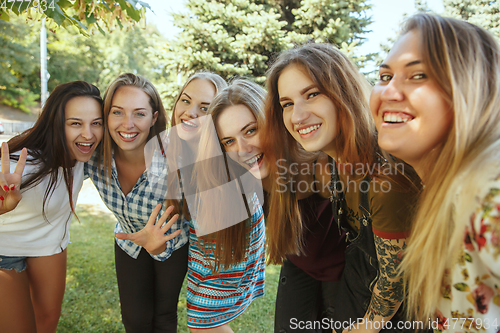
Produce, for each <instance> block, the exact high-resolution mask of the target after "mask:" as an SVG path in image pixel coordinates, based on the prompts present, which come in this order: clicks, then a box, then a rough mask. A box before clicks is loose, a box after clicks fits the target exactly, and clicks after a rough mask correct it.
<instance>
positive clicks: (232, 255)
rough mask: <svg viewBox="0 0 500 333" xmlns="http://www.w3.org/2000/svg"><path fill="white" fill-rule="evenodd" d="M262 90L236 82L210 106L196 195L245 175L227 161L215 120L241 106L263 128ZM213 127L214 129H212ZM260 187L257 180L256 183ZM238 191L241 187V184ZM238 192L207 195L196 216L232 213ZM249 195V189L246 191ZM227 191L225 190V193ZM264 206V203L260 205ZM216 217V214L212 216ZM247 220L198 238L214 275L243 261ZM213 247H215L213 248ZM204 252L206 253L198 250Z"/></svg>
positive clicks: (195, 179)
mask: <svg viewBox="0 0 500 333" xmlns="http://www.w3.org/2000/svg"><path fill="white" fill-rule="evenodd" d="M265 95H266V92H265V90H264V89H263V88H262V87H260V86H259V85H257V84H256V83H253V82H251V81H249V80H245V79H237V80H234V81H232V82H231V84H230V85H229V86H228V87H227V88H225V89H224V90H222V91H220V92H219V94H217V96H216V97H215V98H214V100H213V101H212V103H210V106H209V109H208V111H207V114H208V115H210V116H211V118H212V121H205V123H204V124H203V128H202V134H201V138H200V145H199V149H198V152H199V154H198V156H197V162H196V165H195V169H194V172H193V180H192V181H193V182H195V183H196V187H197V193H200V194H202V193H204V191H205V190H207V189H216V191H217V190H220V189H221V185H224V184H226V183H227V182H228V181H231V180H238V181H239V179H240V178H239V177H240V176H242V175H243V174H245V173H247V170H246V169H244V168H243V167H242V166H240V165H239V164H237V163H236V162H234V161H232V160H231V159H230V158H228V157H227V154H225V153H226V151H225V148H224V146H223V145H222V144H221V143H220V141H219V137H218V135H217V132H216V129H217V126H216V124H217V119H218V117H219V116H220V115H221V114H222V113H223V112H224V110H226V109H227V108H228V107H230V106H235V105H244V106H246V107H247V108H248V109H249V110H250V111H251V112H252V113H253V114H254V116H255V118H256V120H257V128H261V126H263V124H264V121H265V120H264V99H265ZM214 126H215V129H214ZM219 147H220V149H221V151H222V152H223V155H222V156H220V157H217V158H213V156H215V155H216V154H214V150H216V149H218V148H219ZM256 181H258V182H259V183H260V180H256ZM240 187H241V183H240ZM239 190H240V191H241V192H238V193H234V195H232V196H231V195H229V196H228V194H227V193H217V192H215V193H214V191H211V192H210V198H209V200H203V199H200V200H199V205H198V209H197V214H198V215H203V216H216V215H218V214H217V213H215V212H214V209H215V210H220V211H223V212H228V211H230V209H231V203H230V201H231V199H239V198H241V193H243V190H244V189H243V188H240V189H239ZM245 190H246V191H245V192H247V193H248V189H245ZM225 191H227V188H226V189H225ZM218 194H220V195H221V196H220V198H226V199H225V200H223V202H224V206H219V207H214V205H213V203H214V202H217V201H220V200H218V199H217V198H219V197H218ZM243 198H244V202H245V203H246V204H247V203H248V202H247V198H246V196H245V195H244V194H243ZM260 204H261V205H263V204H264V203H263V202H260ZM246 209H247V213H249V214H251V210H250V208H249V207H248V205H247V207H246ZM214 213H215V214H214ZM250 223H251V221H250V218H248V219H247V220H246V221H243V222H241V223H238V224H235V225H233V226H230V227H228V228H223V229H221V230H219V231H217V232H215V233H213V234H209V235H206V236H203V237H200V238H201V239H202V240H203V241H204V243H205V245H206V246H207V247H208V248H209V249H210V250H211V251H213V254H214V258H215V260H214V266H213V267H212V269H213V271H219V270H220V269H221V268H226V269H227V268H228V267H230V266H231V265H234V264H237V263H238V262H241V261H243V260H244V258H245V254H246V250H247V248H248V244H249V239H248V236H249V232H250ZM212 244H214V245H215V246H214V245H212ZM201 250H205V249H201Z"/></svg>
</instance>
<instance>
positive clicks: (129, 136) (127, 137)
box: [120, 132, 139, 139]
mask: <svg viewBox="0 0 500 333" xmlns="http://www.w3.org/2000/svg"><path fill="white" fill-rule="evenodd" d="M120 135H121V136H122V137H124V138H125V139H132V138H135V137H136V136H137V135H139V133H133V134H126V133H122V132H120Z"/></svg>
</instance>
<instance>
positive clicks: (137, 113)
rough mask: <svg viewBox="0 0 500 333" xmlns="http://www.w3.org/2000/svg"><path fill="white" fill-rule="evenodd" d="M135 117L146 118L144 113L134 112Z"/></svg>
mask: <svg viewBox="0 0 500 333" xmlns="http://www.w3.org/2000/svg"><path fill="white" fill-rule="evenodd" d="M135 115H136V116H137V117H146V113H145V112H136V113H135Z"/></svg>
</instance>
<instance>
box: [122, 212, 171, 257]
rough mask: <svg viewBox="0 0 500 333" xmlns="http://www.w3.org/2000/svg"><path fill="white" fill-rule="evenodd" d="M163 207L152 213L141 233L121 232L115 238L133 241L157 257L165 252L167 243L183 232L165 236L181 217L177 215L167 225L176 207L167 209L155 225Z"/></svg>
mask: <svg viewBox="0 0 500 333" xmlns="http://www.w3.org/2000/svg"><path fill="white" fill-rule="evenodd" d="M161 206H162V205H161V204H158V205H156V207H155V209H154V210H153V212H152V213H151V216H150V217H149V220H148V223H147V224H146V225H145V226H144V228H143V229H142V230H141V231H138V232H134V233H133V234H126V233H123V232H119V233H116V234H115V237H116V238H118V239H124V240H131V241H132V242H134V243H135V244H137V245H139V246H142V247H143V248H144V249H145V250H146V251H148V252H149V253H150V254H152V255H157V254H160V253H162V252H163V251H165V248H166V247H167V245H166V242H168V241H169V240H171V239H173V238H174V237H177V236H178V235H179V234H180V233H181V230H177V231H176V232H173V233H171V234H170V235H165V232H167V230H168V229H170V227H171V226H172V224H174V222H175V221H177V219H178V218H179V215H178V214H175V215H174V217H172V218H171V219H170V221H168V223H165V221H166V220H167V217H168V216H169V215H170V213H172V211H173V210H174V206H170V207H168V208H167V210H166V211H165V213H163V215H162V216H161V217H160V219H159V220H158V222H157V223H155V221H156V217H157V216H158V213H159V212H160V209H161Z"/></svg>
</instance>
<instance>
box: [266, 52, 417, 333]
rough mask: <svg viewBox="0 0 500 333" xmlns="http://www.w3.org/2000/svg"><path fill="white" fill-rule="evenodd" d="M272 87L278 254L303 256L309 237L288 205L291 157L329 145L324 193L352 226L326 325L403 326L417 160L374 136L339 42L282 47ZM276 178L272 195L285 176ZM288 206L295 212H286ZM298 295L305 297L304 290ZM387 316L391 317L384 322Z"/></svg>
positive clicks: (345, 226)
mask: <svg viewBox="0 0 500 333" xmlns="http://www.w3.org/2000/svg"><path fill="white" fill-rule="evenodd" d="M267 87H268V99H267V105H266V119H267V125H268V126H267V127H266V132H265V137H266V139H267V140H268V142H269V146H270V147H273V149H270V151H271V152H273V153H272V155H273V156H272V158H273V159H274V160H278V161H281V166H280V168H281V170H282V172H281V173H280V177H282V184H284V185H286V190H285V191H281V193H279V194H277V195H275V198H274V199H273V200H272V201H271V212H270V215H269V220H268V244H269V255H270V260H271V262H279V261H280V260H282V259H283V258H284V257H285V256H286V255H288V254H298V255H300V254H301V253H303V251H304V250H303V249H304V247H305V246H307V243H304V242H303V232H304V231H303V230H304V225H303V224H301V223H300V219H297V217H296V216H297V215H298V214H297V212H296V210H295V209H291V208H293V207H294V206H296V205H297V200H298V198H297V195H296V194H295V193H296V192H297V190H296V189H294V188H293V187H292V186H293V184H292V180H293V168H291V165H290V162H291V161H293V157H294V156H296V155H297V154H300V153H301V151H302V149H303V150H306V151H309V152H316V151H322V152H324V153H325V154H327V155H328V160H329V161H328V162H326V161H325V160H319V161H318V162H319V164H320V167H319V168H318V169H319V172H318V177H319V180H320V181H319V192H320V193H321V195H323V196H324V197H330V198H331V200H332V209H333V214H334V217H335V221H336V222H337V223H338V226H335V225H334V226H332V227H334V228H337V227H338V229H339V231H340V230H345V231H346V233H347V238H348V240H350V241H351V243H350V244H349V246H348V248H347V250H346V258H345V260H346V261H345V265H346V266H345V270H344V273H343V275H342V279H341V281H340V285H339V286H338V290H337V291H335V292H337V293H338V296H335V298H336V306H335V309H334V313H333V316H332V321H328V322H327V323H326V324H327V325H326V329H335V330H336V331H338V332H342V331H343V330H347V329H348V326H349V325H350V324H352V323H356V322H359V323H361V322H362V324H360V325H359V327H358V326H357V325H355V326H353V327H351V328H350V329H353V330H356V329H362V328H369V327H370V326H371V327H375V329H374V331H399V329H398V328H396V327H397V326H398V325H399V324H400V323H403V324H404V316H403V315H402V314H401V312H402V311H399V312H398V309H399V307H400V304H401V302H402V301H403V290H404V286H403V278H402V276H400V275H399V274H397V267H398V265H399V258H400V256H401V255H402V253H403V250H404V248H405V246H406V237H407V236H408V232H409V229H410V222H411V207H412V205H413V201H414V200H415V194H416V192H417V188H416V186H414V185H413V184H412V182H411V181H409V179H412V175H410V174H408V172H409V169H410V168H407V167H404V166H403V163H397V164H395V163H394V161H392V160H391V159H390V158H389V156H385V157H384V154H383V152H382V151H381V150H380V148H379V147H378V145H377V135H376V129H375V124H374V122H373V119H372V117H371V114H370V110H369V107H368V96H369V84H368V83H367V81H366V80H365V79H364V78H363V76H362V75H361V74H360V73H359V72H358V69H357V68H356V66H355V65H354V64H353V63H352V61H351V60H350V59H349V58H348V57H347V56H346V55H344V54H343V53H342V52H341V51H340V50H338V49H336V48H335V47H334V46H332V45H329V44H314V43H309V44H305V45H302V46H298V47H295V48H293V49H291V50H288V51H285V52H283V53H282V54H280V55H279V57H278V58H277V60H276V61H275V62H274V63H273V64H272V66H271V67H270V69H269V71H268V79H267ZM403 167H404V168H403ZM277 169H278V166H276V167H275V169H274V170H273V171H274V172H278V171H279V170H277ZM401 173H405V175H403V174H401ZM405 176H409V178H407V177H405ZM273 185H274V188H275V189H273V190H272V193H273V194H274V193H275V192H276V191H277V190H278V186H280V184H273ZM290 207H291V208H290ZM273 210H275V211H274V212H273ZM290 212H291V213H292V214H294V215H295V216H292V217H291V218H286V217H287V214H290ZM296 302H299V303H300V302H302V300H301V296H300V295H297V296H296ZM388 321H391V324H389V325H388V326H386V327H385V328H384V325H383V323H387V322H388ZM392 323H394V324H393V325H392ZM290 324H292V325H293V323H290ZM389 326H392V329H391V328H390V327H389ZM322 327H323V329H325V326H322ZM403 327H404V326H403ZM290 328H293V326H290V325H289V326H288V327H286V328H285V329H290ZM311 329H312V328H311ZM305 331H307V330H305Z"/></svg>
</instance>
